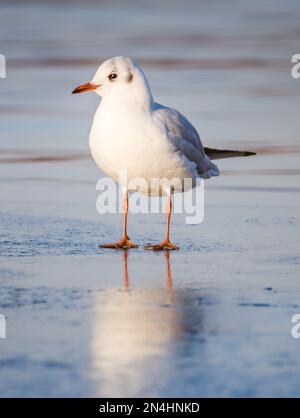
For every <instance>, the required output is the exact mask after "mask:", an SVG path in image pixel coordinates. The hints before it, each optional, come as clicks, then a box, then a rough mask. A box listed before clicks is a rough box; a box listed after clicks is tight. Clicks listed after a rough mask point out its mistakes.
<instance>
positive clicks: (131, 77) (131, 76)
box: [127, 73, 133, 83]
mask: <svg viewBox="0 0 300 418" xmlns="http://www.w3.org/2000/svg"><path fill="white" fill-rule="evenodd" d="M132 79H133V75H132V74H131V73H129V74H128V77H127V82H128V83H130V82H131V81H132Z"/></svg>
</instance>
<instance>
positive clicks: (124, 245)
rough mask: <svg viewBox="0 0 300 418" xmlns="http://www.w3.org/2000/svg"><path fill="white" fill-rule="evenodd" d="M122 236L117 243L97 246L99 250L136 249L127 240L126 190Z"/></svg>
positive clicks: (126, 193)
mask: <svg viewBox="0 0 300 418" xmlns="http://www.w3.org/2000/svg"><path fill="white" fill-rule="evenodd" d="M123 213H124V215H123V236H122V238H121V239H120V240H119V241H118V242H115V243H113V244H102V245H99V246H98V247H99V248H114V249H118V248H123V249H128V248H138V245H136V244H133V243H132V242H131V241H130V240H129V236H128V235H127V214H128V192H127V190H126V191H125V192H124V200H123Z"/></svg>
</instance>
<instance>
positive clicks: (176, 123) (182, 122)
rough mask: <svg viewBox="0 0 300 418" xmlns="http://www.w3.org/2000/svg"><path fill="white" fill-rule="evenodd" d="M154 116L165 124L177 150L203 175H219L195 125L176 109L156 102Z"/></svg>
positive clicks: (206, 176)
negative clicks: (206, 152) (205, 150)
mask: <svg viewBox="0 0 300 418" xmlns="http://www.w3.org/2000/svg"><path fill="white" fill-rule="evenodd" d="M153 111H154V117H155V118H157V119H158V120H159V121H160V123H162V124H163V125H164V128H165V129H166V131H167V134H168V138H169V140H170V141H171V142H172V144H173V146H174V147H175V149H176V150H178V151H179V152H180V153H181V154H183V155H184V156H185V157H186V158H188V159H189V160H190V161H193V162H194V163H195V164H196V167H197V172H198V174H199V176H201V177H205V178H208V177H211V176H217V175H218V174H219V170H218V168H217V166H216V165H215V164H214V163H212V161H211V160H210V159H209V157H208V156H207V155H206V154H205V152H204V148H203V145H202V142H201V139H200V136H199V134H198V132H197V130H196V129H195V128H194V126H193V125H192V124H191V123H190V122H189V121H188V120H187V118H186V117H184V116H183V115H182V114H181V113H179V112H178V111H177V110H175V109H171V108H168V107H166V106H162V105H160V104H158V103H155V106H154V109H153Z"/></svg>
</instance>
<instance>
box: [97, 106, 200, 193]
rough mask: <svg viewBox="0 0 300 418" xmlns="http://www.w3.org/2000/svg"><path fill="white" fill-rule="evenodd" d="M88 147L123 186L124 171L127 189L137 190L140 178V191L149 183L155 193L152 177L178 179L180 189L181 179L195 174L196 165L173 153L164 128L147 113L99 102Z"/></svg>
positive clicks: (145, 189) (106, 171) (99, 163)
mask: <svg viewBox="0 0 300 418" xmlns="http://www.w3.org/2000/svg"><path fill="white" fill-rule="evenodd" d="M90 150H91V154H92V156H93V159H94V160H95V162H96V164H97V165H98V167H99V168H100V169H101V170H102V171H103V172H104V173H105V174H107V175H108V176H110V177H112V178H113V179H114V180H115V181H117V182H120V183H121V184H122V185H124V186H126V184H124V183H123V180H122V179H120V173H124V172H126V173H127V179H128V181H129V182H130V183H131V187H130V186H129V189H130V190H136V187H135V185H134V183H135V181H134V179H136V178H139V179H140V178H142V179H143V180H144V184H145V186H146V187H145V188H144V189H142V190H139V191H141V192H142V193H147V189H149V187H150V189H151V185H152V189H151V194H152V195H157V194H158V190H154V189H155V187H154V186H153V181H152V183H151V179H162V178H167V179H169V180H172V181H173V180H174V179H175V178H177V179H178V181H177V182H176V180H175V182H174V184H175V191H176V189H178V190H179V189H180V190H182V189H181V187H182V183H181V182H182V180H183V179H184V178H195V177H197V173H196V169H195V164H194V163H191V162H190V161H188V160H187V159H186V158H185V157H183V156H180V155H179V153H178V152H177V151H176V152H174V148H173V147H172V144H171V143H170V141H169V140H168V137H167V135H166V133H165V132H164V130H163V128H162V127H161V126H158V125H157V124H155V123H154V122H153V119H152V117H151V113H149V112H148V113H147V112H144V111H132V112H130V111H128V112H124V111H123V112H120V111H114V110H113V109H111V108H108V107H105V106H102V104H101V105H100V106H99V108H98V110H97V112H96V114H95V118H94V122H93V126H92V129H91V133H90ZM179 180H180V181H179ZM138 183H139V184H142V183H143V182H142V181H140V182H138ZM177 183H178V184H177ZM179 183H180V184H179Z"/></svg>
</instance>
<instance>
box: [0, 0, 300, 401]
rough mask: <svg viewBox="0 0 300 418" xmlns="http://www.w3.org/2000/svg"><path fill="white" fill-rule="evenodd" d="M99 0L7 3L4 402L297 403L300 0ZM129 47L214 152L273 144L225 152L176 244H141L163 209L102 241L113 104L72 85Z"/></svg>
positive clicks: (1, 147) (1, 214)
mask: <svg viewBox="0 0 300 418" xmlns="http://www.w3.org/2000/svg"><path fill="white" fill-rule="evenodd" d="M85 3H86V2H85ZM88 3H89V7H88V8H87V7H83V6H81V5H80V3H79V2H77V3H75V4H73V3H72V5H71V4H70V3H69V2H62V3H57V4H56V3H55V4H52V3H47V2H32V3H29V4H26V6H25V5H23V4H22V3H19V2H16V3H13V2H10V3H7V4H5V3H1V6H0V16H1V17H0V37H1V40H2V42H3V44H2V45H1V48H2V49H1V51H0V53H2V54H5V55H6V57H7V63H8V67H7V79H5V80H2V79H1V80H0V88H1V96H0V111H1V113H0V126H1V128H0V129H1V131H0V132H1V137H0V151H1V153H0V184H1V195H0V196H1V206H0V227H1V229H0V314H2V315H5V317H6V321H7V338H6V339H5V340H4V339H0V394H1V396H3V397H4V396H22V397H28V396H70V397H81V396H95V397H102V396H116V397H125V396H128V397H135V396H163V397H166V396H195V397H200V396H237V397H241V396H274V397H275V396H295V397H298V396H299V391H298V388H299V384H300V356H299V347H300V340H297V339H293V338H292V336H291V328H292V324H291V318H292V316H293V315H294V314H297V313H300V302H299V295H300V281H299V272H300V269H299V264H300V256H299V244H300V242H299V241H300V239H299V220H300V211H299V209H300V181H299V180H300V170H299V162H300V154H299V152H300V147H299V132H300V122H299V86H300V81H299V80H293V79H292V77H291V75H290V70H291V63H290V59H291V56H292V55H293V54H294V53H297V52H298V53H299V52H300V51H298V50H297V48H299V17H300V5H299V2H296V1H292V0H290V1H288V2H286V1H275V0H274V1H273V2H261V1H259V2H258V1H254V2H251V4H250V3H249V4H247V5H246V4H245V2H234V1H232V2H227V5H226V7H225V5H224V2H222V1H217V2H214V4H213V3H212V2H196V1H195V2H193V1H190V2H188V3H189V7H187V3H186V2H184V4H183V3H181V2H177V1H174V2H172V8H171V9H169V8H168V7H167V6H166V5H161V3H158V4H159V5H160V6H159V7H160V9H159V17H158V16H157V9H155V8H154V7H153V6H151V7H150V6H149V3H148V2H146V1H145V2H144V1H142V2H141V1H139V2H132V3H131V6H130V7H128V5H127V6H126V7H125V5H124V2H120V3H118V2H114V6H112V5H111V2H104V3H103V4H102V5H101V7H99V6H98V4H97V2H93V1H90V2H88ZM165 3H166V4H167V3H169V2H165ZM165 3H164V4H165ZM228 3H229V6H228ZM270 3H272V7H270ZM287 5H288V7H287ZM217 11H218V12H217ZM12 22H14V25H12ZM12 27H14V30H12ZM117 54H122V55H129V56H132V57H133V58H135V59H137V60H138V61H140V62H141V63H142V64H143V66H144V68H145V71H146V73H147V74H148V76H149V78H150V81H151V85H152V87H153V92H154V95H155V97H156V99H157V100H159V101H161V102H163V103H165V104H168V105H170V106H173V107H175V108H177V109H179V110H181V111H182V112H183V113H184V114H185V115H186V116H187V117H188V118H190V119H191V120H192V122H193V123H194V125H195V126H196V127H197V128H198V129H199V132H200V135H201V136H202V139H203V142H204V144H205V145H207V146H211V147H221V148H229V147H230V148H235V149H249V150H255V151H257V153H258V154H257V156H255V157H251V158H244V159H242V158H237V159H228V160H224V161H221V160H220V161H218V166H219V167H220V169H221V176H220V177H219V178H216V179H212V180H210V181H207V182H206V185H205V219H204V222H203V223H202V224H200V225H185V223H184V217H183V215H179V214H176V215H174V218H173V223H172V230H171V231H172V239H173V241H174V243H176V244H178V245H179V246H180V251H178V252H172V253H170V254H169V255H167V254H165V253H152V252H147V251H144V250H143V249H142V246H143V245H144V244H146V243H147V242H149V241H154V242H155V241H159V240H160V239H161V238H162V235H163V232H164V215H162V214H158V215H154V214H153V215H130V216H129V233H130V237H131V238H132V239H133V240H134V241H136V242H137V243H139V244H140V245H141V247H140V248H139V249H137V250H131V251H129V252H128V253H126V252H122V251H116V252H115V251H109V250H99V249H97V244H99V243H104V242H111V241H114V240H115V239H116V238H118V235H119V233H120V228H121V221H122V219H121V218H122V216H121V215H99V214H98V213H97V212H96V209H95V202H96V197H97V193H98V192H96V189H95V185H96V181H97V179H98V178H99V177H100V176H101V175H102V173H100V172H99V171H98V169H97V168H96V166H95V164H94V163H93V161H92V160H91V158H90V157H89V155H88V132H89V128H90V124H91V120H92V115H93V112H94V111H95V108H96V106H97V102H98V99H97V97H95V96H94V95H80V97H76V96H71V95H70V92H71V90H72V88H73V87H74V86H76V85H78V84H81V83H83V82H86V81H88V80H89V79H90V78H91V76H92V74H93V72H94V71H95V69H96V67H97V66H98V63H99V62H101V61H102V60H103V59H106V58H107V57H110V56H113V55H117Z"/></svg>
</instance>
